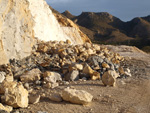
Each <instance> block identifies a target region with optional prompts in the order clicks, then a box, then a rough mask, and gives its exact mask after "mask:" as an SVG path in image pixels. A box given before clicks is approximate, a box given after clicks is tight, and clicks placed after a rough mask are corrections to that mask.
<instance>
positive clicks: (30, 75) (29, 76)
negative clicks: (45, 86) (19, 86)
mask: <svg viewBox="0 0 150 113" xmlns="http://www.w3.org/2000/svg"><path fill="white" fill-rule="evenodd" d="M40 75H41V71H40V70H39V69H38V68H36V69H32V70H30V71H28V72H26V73H24V74H23V75H21V76H20V80H21V81H22V82H34V81H37V80H40V79H41V77H40Z"/></svg>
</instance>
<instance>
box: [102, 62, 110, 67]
mask: <svg viewBox="0 0 150 113" xmlns="http://www.w3.org/2000/svg"><path fill="white" fill-rule="evenodd" d="M102 67H103V68H110V66H109V65H108V64H107V63H102Z"/></svg>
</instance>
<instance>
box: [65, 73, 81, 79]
mask: <svg viewBox="0 0 150 113" xmlns="http://www.w3.org/2000/svg"><path fill="white" fill-rule="evenodd" d="M65 80H66V81H69V80H70V81H75V80H79V71H78V70H73V71H71V72H69V73H68V74H67V75H65Z"/></svg>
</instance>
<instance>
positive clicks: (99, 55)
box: [0, 40, 131, 108]
mask: <svg viewBox="0 0 150 113" xmlns="http://www.w3.org/2000/svg"><path fill="white" fill-rule="evenodd" d="M123 60H124V58H123V57H122V56H120V55H119V54H117V53H113V52H111V51H109V50H108V49H107V48H105V47H103V46H102V47H101V46H100V45H95V44H91V43H85V44H81V45H71V44H70V41H69V40H67V41H60V42H59V41H49V42H42V41H40V42H39V43H38V44H37V46H36V51H35V52H33V53H32V54H31V55H30V56H28V57H26V58H23V59H22V60H16V59H12V60H10V63H9V64H7V65H1V66H0V72H2V73H3V75H2V76H3V77H4V78H5V79H4V78H3V80H2V83H0V94H1V100H2V103H5V104H7V105H10V106H12V107H13V108H19V107H22V108H26V107H27V106H28V103H30V104H35V103H37V102H39V100H40V96H39V95H36V94H37V93H33V92H40V91H41V90H43V89H51V90H53V89H54V88H56V87H58V86H59V85H66V86H69V85H70V83H71V82H74V83H75V84H77V83H76V82H75V81H80V82H83V81H87V80H93V81H94V80H101V79H102V82H103V84H104V85H109V86H115V84H116V79H117V78H118V77H120V78H121V77H129V76H130V74H131V73H130V70H129V69H128V68H127V67H126V66H125V67H123V66H121V65H120V63H122V62H123ZM4 73H5V74H4ZM22 84H23V85H22ZM23 86H24V87H23ZM58 89H59V88H58ZM28 93H29V96H28ZM49 98H50V100H52V101H56V102H60V101H62V98H63V100H65V101H69V102H72V103H76V104H88V103H90V102H91V101H92V98H93V96H92V95H90V94H89V93H87V92H85V91H82V90H81V91H80V90H79V91H78V90H75V89H71V88H67V89H65V90H63V91H62V94H61V96H60V94H57V93H56V94H51V95H50V96H49Z"/></svg>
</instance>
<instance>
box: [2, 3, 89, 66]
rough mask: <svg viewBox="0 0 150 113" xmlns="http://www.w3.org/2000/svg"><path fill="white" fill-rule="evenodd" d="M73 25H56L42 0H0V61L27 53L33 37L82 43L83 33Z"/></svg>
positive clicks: (6, 61)
mask: <svg viewBox="0 0 150 113" xmlns="http://www.w3.org/2000/svg"><path fill="white" fill-rule="evenodd" d="M74 26H75V25H74ZM74 26H70V27H68V26H60V24H59V22H58V21H57V19H56V17H55V16H54V15H53V13H52V11H51V9H50V8H49V6H48V5H47V4H46V2H45V1H44V0H38V1H37V0H1V1H0V54H1V55H0V64H4V63H8V61H9V59H13V58H15V59H22V58H24V57H25V56H28V55H30V53H31V52H32V50H33V47H34V45H35V44H36V42H37V39H39V40H43V41H49V40H57V41H58V40H59V41H60V40H63V41H65V40H67V39H69V40H70V41H71V42H72V43H73V44H80V43H83V42H84V40H85V39H84V40H83V38H82V37H84V36H83V33H81V32H80V31H78V30H76V29H77V27H74ZM86 38H87V37H86Z"/></svg>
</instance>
